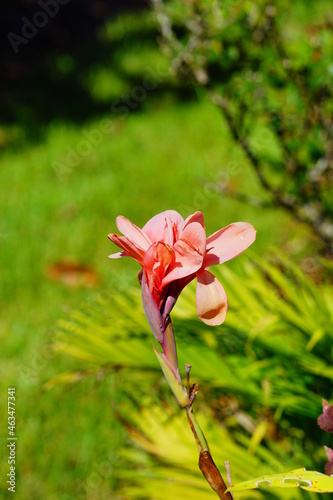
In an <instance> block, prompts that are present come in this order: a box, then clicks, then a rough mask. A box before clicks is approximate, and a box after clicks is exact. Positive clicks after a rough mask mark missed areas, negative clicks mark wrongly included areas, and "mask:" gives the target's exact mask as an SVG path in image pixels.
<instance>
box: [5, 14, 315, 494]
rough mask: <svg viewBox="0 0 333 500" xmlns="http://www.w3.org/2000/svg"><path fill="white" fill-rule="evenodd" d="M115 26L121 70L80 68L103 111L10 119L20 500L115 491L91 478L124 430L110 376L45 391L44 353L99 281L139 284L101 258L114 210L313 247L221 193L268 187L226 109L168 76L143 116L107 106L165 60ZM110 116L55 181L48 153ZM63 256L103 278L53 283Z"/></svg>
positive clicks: (72, 144)
mask: <svg viewBox="0 0 333 500" xmlns="http://www.w3.org/2000/svg"><path fill="white" fill-rule="evenodd" d="M142 23H143V25H145V23H147V21H146V18H144V20H143V21H142ZM114 26H117V27H118V28H117V29H118V31H117V29H116V28H112V27H111V28H110V27H108V26H107V27H106V28H105V29H104V30H103V32H102V34H101V40H102V43H103V44H104V46H105V50H107V47H108V44H110V43H114V44H118V45H119V48H118V51H117V52H115V55H114V59H113V60H112V64H111V73H112V75H113V78H112V75H111V76H110V74H109V73H108V71H107V69H105V70H104V71H103V65H102V64H101V65H100V67H99V68H98V67H95V68H90V69H89V70H88V69H85V70H84V71H83V70H82V71H83V74H82V81H83V84H84V85H85V88H86V91H87V92H88V93H90V95H91V96H92V98H93V99H95V100H96V103H103V106H104V109H103V111H102V112H101V113H100V114H99V116H98V117H97V118H96V117H93V118H91V119H89V118H88V119H85V120H81V121H79V122H78V123H74V122H71V121H69V120H61V119H55V120H52V121H50V122H49V123H48V124H45V125H44V126H43V127H41V129H40V131H39V134H37V135H39V137H38V139H36V138H35V139H34V140H31V138H30V137H29V126H28V119H27V120H26V121H25V119H24V120H22V123H23V124H25V125H24V126H21V128H20V124H18V125H17V126H15V127H13V126H12V125H8V124H3V127H2V134H3V137H4V138H5V139H4V142H5V144H4V145H5V146H6V148H4V149H3V154H2V157H1V159H0V186H1V193H2V194H1V197H0V214H1V215H0V241H1V242H0V275H1V290H0V300H1V309H2V315H1V319H0V340H1V346H2V348H1V364H0V376H1V380H2V384H1V387H2V390H1V394H0V401H1V408H2V411H1V419H0V422H1V427H0V435H1V442H2V448H3V450H4V449H5V442H6V437H7V428H6V417H7V415H6V398H7V387H9V386H10V387H13V386H14V387H16V397H17V400H16V412H17V420H16V423H17V437H18V445H17V471H18V472H17V479H18V481H17V493H16V497H17V498H18V499H25V498H36V499H39V498H47V499H50V500H53V499H54V500H55V499H57V500H58V499H60V500H66V499H69V498H89V499H94V498H96V499H97V498H107V497H106V496H104V495H107V492H108V491H109V488H110V483H111V486H112V474H111V475H109V474H105V475H104V476H103V477H102V479H101V476H99V478H96V476H95V475H94V470H95V469H96V468H97V469H100V466H101V464H103V463H108V464H109V465H110V464H111V466H112V463H113V460H116V459H117V448H118V447H119V446H120V445H121V444H122V443H123V442H124V439H125V437H124V433H123V431H122V429H121V427H120V425H119V424H118V423H117V421H116V420H115V419H114V417H113V413H112V405H114V404H116V401H115V399H114V398H115V387H114V384H115V383H116V382H115V379H114V377H112V376H110V377H108V378H106V379H103V380H100V381H99V380H96V379H95V378H94V379H84V380H83V381H82V382H81V383H80V384H78V385H73V386H70V387H66V388H64V387H57V388H54V389H52V390H51V391H45V390H44V388H43V384H44V383H45V382H46V381H47V380H49V378H50V377H52V376H53V375H55V374H57V373H59V371H61V370H62V369H63V368H65V367H70V361H67V360H66V361H65V360H59V359H56V358H55V357H54V355H53V354H52V353H51V352H50V351H49V350H48V344H49V343H50V342H51V341H52V336H53V333H54V328H55V323H56V321H57V319H58V318H59V317H63V316H66V315H68V313H69V311H71V310H72V309H76V308H83V309H84V308H85V304H87V303H89V301H90V300H92V298H93V297H95V296H96V294H99V293H101V292H103V291H105V290H111V291H112V293H119V291H121V286H120V285H119V283H120V282H121V283H123V282H125V284H126V285H127V284H135V283H136V278H135V274H136V271H137V267H136V265H135V263H132V262H110V261H108V260H107V256H108V254H109V253H111V252H112V251H114V248H113V246H112V245H111V243H110V242H109V241H108V240H107V238H106V235H107V233H108V232H114V231H116V226H115V218H116V216H117V215H118V214H122V215H125V216H127V217H128V218H130V219H131V220H133V221H134V222H135V223H136V224H137V225H139V226H142V225H143V224H144V223H145V222H146V221H147V220H148V219H149V218H150V217H152V216H153V215H154V214H155V213H157V212H160V211H163V210H165V209H168V208H173V209H176V210H179V211H180V212H182V213H183V214H184V215H188V213H190V212H193V211H195V210H202V211H203V212H204V214H205V220H206V227H207V234H210V233H211V232H213V231H215V230H217V229H219V228H220V227H222V226H224V225H227V224H229V223H230V222H232V221H236V220H245V221H248V222H251V223H252V224H253V225H254V226H255V227H256V228H257V230H258V238H257V242H256V244H255V246H254V250H255V252H257V253H258V254H259V255H263V254H265V252H266V251H267V248H268V247H269V246H270V245H278V246H279V247H281V248H284V249H285V250H288V251H289V252H291V253H295V254H300V253H301V252H302V251H303V246H304V245H308V243H307V242H308V239H307V237H308V234H307V232H306V231H305V229H304V228H301V227H299V228H297V232H296V231H295V223H294V222H293V221H291V220H290V218H289V217H288V216H287V215H286V214H285V213H283V212H280V211H277V210H275V211H273V210H261V209H257V208H254V207H249V206H245V205H243V204H241V203H239V202H237V201H235V200H232V199H230V198H229V197H227V196H226V195H224V196H223V195H222V194H221V193H218V192H217V190H218V186H219V183H224V184H225V182H224V181H225V179H227V182H226V184H227V187H229V188H230V187H233V188H236V187H237V188H239V189H240V190H243V191H244V192H246V193H250V194H251V195H255V194H256V193H258V192H259V191H260V188H259V186H258V185H257V182H256V180H255V178H254V176H253V174H252V172H251V170H250V167H249V165H248V164H247V162H246V160H245V159H244V157H243V156H242V155H241V154H240V152H239V151H238V150H237V149H236V147H235V146H234V144H233V142H232V140H231V138H230V136H229V134H228V131H227V128H226V126H225V124H224V123H223V121H222V119H221V117H220V115H219V114H218V111H217V110H216V109H215V108H214V107H213V106H212V105H211V104H210V103H209V102H207V101H205V100H204V99H202V98H201V96H191V99H188V100H186V99H184V101H183V100H182V99H175V98H174V97H173V96H172V95H171V93H170V92H169V91H168V90H167V89H165V88H164V85H167V84H166V83H165V81H167V83H168V82H169V83H168V84H170V85H171V84H172V82H171V83H170V81H171V80H172V79H171V77H168V76H167V77H166V78H165V81H164V83H163V84H161V87H160V88H157V89H156V90H152V91H151V92H148V94H147V97H146V99H145V100H144V102H143V103H142V104H141V106H140V108H141V109H140V112H132V113H130V114H129V116H127V117H126V118H125V119H122V117H121V116H120V115H119V114H116V113H112V112H111V111H110V106H111V105H112V102H113V99H114V98H115V96H116V95H117V94H118V95H125V94H126V93H127V92H129V91H130V90H131V88H133V83H132V81H131V79H130V78H129V76H131V75H132V76H133V78H136V79H137V82H139V84H140V81H142V75H143V76H144V75H145V68H146V67H147V65H148V66H149V65H150V66H153V67H155V66H154V65H156V64H166V63H165V61H163V59H161V57H162V56H160V54H159V52H158V49H157V48H155V49H154V48H153V45H152V42H151V40H150V39H149V41H148V42H147V44H146V50H143V49H144V47H143V46H144V42H142V46H141V49H142V50H139V51H138V52H139V55H138V54H137V50H136V51H135V55H133V53H132V50H133V46H131V45H130V43H129V42H128V43H127V45H126V42H125V41H124V39H123V35H124V32H126V30H129V31H130V32H131V33H133V32H134V33H135V29H134V28H135V24H134V27H133V18H132V17H128V18H126V20H125V21H119V20H118V21H117V25H114ZM140 29H141V28H140ZM138 31H139V32H140V30H139V28H138ZM125 56H126V57H125ZM104 64H105V67H106V68H109V70H110V67H109V65H108V63H107V62H105V63H104ZM54 67H55V68H56V69H57V68H58V69H57V71H56V74H57V75H58V76H57V78H58V77H59V74H63V75H65V76H66V78H67V77H68V78H70V75H71V72H72V71H74V69H73V66H71V59H70V58H67V59H66V58H65V59H64V58H62V59H61V60H60V59H59V60H57V61H55V63H54ZM124 75H125V76H126V78H125V77H124ZM162 90H163V92H162ZM45 91H46V90H45V89H44V92H45ZM183 92H185V94H186V89H185V90H183ZM48 98H49V100H52V96H50V95H49V96H48ZM52 105H54V104H52ZM96 105H97V104H96ZM106 109H109V111H108V112H107V111H106ZM103 118H105V119H111V120H112V124H113V127H112V130H110V132H109V133H105V134H103V138H102V140H101V142H100V144H98V145H96V146H94V147H92V151H91V153H90V154H89V155H87V156H84V157H82V158H80V161H79V163H78V164H77V166H75V167H74V168H73V169H72V170H71V171H70V172H68V174H67V175H66V176H64V177H63V178H61V179H59V178H58V176H57V175H56V172H55V170H54V168H53V167H52V164H53V162H55V161H57V162H61V163H65V161H66V160H65V158H66V154H67V153H66V151H67V150H66V148H68V147H69V148H74V150H77V149H78V147H79V144H80V142H81V141H82V140H84V139H85V136H84V133H83V131H84V130H87V131H92V130H94V129H96V128H99V127H100V123H101V120H102V119H103ZM305 242H306V243H305ZM312 245H314V243H313V244H312ZM307 248H311V247H307ZM312 248H313V246H312ZM57 262H76V263H79V264H84V265H86V266H88V267H89V269H91V271H93V272H94V273H96V276H97V282H96V283H95V284H94V286H93V288H92V287H85V286H75V287H73V286H68V285H66V284H65V283H64V282H63V280H61V279H57V280H51V279H50V278H49V277H48V275H49V271H48V270H49V268H50V266H51V265H52V264H54V263H57ZM122 286H123V285H122ZM1 455H2V456H4V460H1V468H0V476H1V486H0V496H1V497H2V498H6V497H7V491H6V490H7V487H6V484H5V479H4V478H5V477H6V474H7V472H8V464H7V457H6V453H3V451H2V452H1ZM110 478H111V479H110ZM87 481H88V483H89V484H88V483H87ZM87 484H88V486H87Z"/></svg>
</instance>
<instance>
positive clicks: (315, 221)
mask: <svg viewBox="0 0 333 500" xmlns="http://www.w3.org/2000/svg"><path fill="white" fill-rule="evenodd" d="M222 4H223V5H222ZM164 8H165V9H166V10H164ZM0 9H1V16H0V25H1V34H2V44H1V45H2V49H1V54H0V66H1V81H0V91H1V94H0V108H1V114H0V149H1V157H0V189H1V199H0V204H1V211H0V213H1V216H0V217H1V219H0V266H1V289H0V301H1V311H2V313H1V319H0V337H1V346H2V347H1V365H0V366H1V368H0V369H1V381H2V382H1V394H0V401H1V408H2V411H1V419H0V422H1V428H0V435H1V447H2V450H1V456H3V457H4V460H1V469H0V471H1V486H0V496H1V498H7V497H9V492H8V491H7V485H6V474H7V472H8V464H7V455H6V451H7V450H6V438H7V407H6V401H7V387H16V398H17V399H16V425H17V437H18V444H17V464H16V465H17V468H16V470H17V486H16V488H17V492H16V498H18V499H27V498H33V499H50V500H59V499H60V500H69V499H81V498H86V499H100V500H102V499H109V498H112V499H130V498H137V499H143V498H144V499H146V498H152V499H153V498H154V499H155V498H156V499H163V498H165V499H167V498H168V499H170V498H173V499H182V498H191V499H194V500H195V499H196V498H198V499H201V498H202V499H206V498H207V499H208V498H213V496H214V495H213V493H211V492H210V490H209V488H208V486H206V484H205V483H204V480H203V479H202V478H201V476H200V473H199V472H197V470H196V469H197V467H196V460H197V458H196V450H195V446H194V443H192V442H191V437H190V436H188V435H187V434H186V433H187V432H188V431H187V429H186V422H185V419H182V417H184V415H182V414H181V412H180V411H178V409H177V407H176V404H175V403H174V401H173V400H172V397H171V396H170V394H169V392H168V388H167V387H166V386H165V384H164V383H163V379H162V378H161V376H160V374H159V372H158V370H157V368H158V367H157V366H156V360H155V361H154V359H153V358H152V357H151V356H152V355H151V352H150V345H151V343H152V340H153V339H152V338H151V335H149V332H148V326H147V325H146V324H145V319H144V317H143V311H142V309H141V306H140V300H139V297H138V293H139V290H138V288H139V287H138V282H137V272H138V268H137V265H136V263H134V262H129V261H126V260H125V259H123V261H110V260H108V259H107V256H108V255H109V254H110V253H112V252H113V251H114V250H115V249H114V247H113V245H112V244H111V243H110V242H109V241H108V239H107V234H108V233H109V232H116V225H115V219H116V217H117V215H119V214H122V215H124V216H126V217H128V218H129V219H131V220H132V221H133V222H135V223H136V224H137V225H138V226H140V227H142V226H143V225H144V224H145V222H146V221H147V220H148V219H150V218H151V217H152V216H153V215H154V214H156V213H158V212H161V211H163V210H166V209H175V210H177V211H179V212H180V213H182V214H183V216H184V217H186V216H187V215H189V214H190V213H192V212H194V211H196V210H201V211H203V212H204V215H205V222H206V230H207V235H208V234H211V233H212V232H214V231H216V230H218V229H219V228H221V227H223V226H226V225H228V224H229V223H231V222H234V221H238V220H243V221H247V222H250V223H251V224H253V225H254V226H255V227H256V229H257V240H256V243H255V244H254V245H253V247H252V248H251V251H250V252H249V253H248V254H247V255H246V256H245V255H244V256H242V257H240V258H239V259H240V260H239V263H236V262H235V263H229V264H226V265H225V266H224V268H223V269H221V271H219V272H220V273H221V274H220V278H221V281H222V282H223V283H224V284H225V288H226V291H227V294H228V295H229V302H230V312H229V315H228V317H227V320H226V323H225V325H222V326H221V327H219V328H215V329H207V327H204V326H203V325H201V324H199V320H198V319H196V315H195V308H194V299H193V297H194V295H193V293H194V292H193V289H190V290H189V292H188V294H187V295H186V294H185V297H184V299H183V302H181V303H180V304H179V305H178V306H177V308H176V311H175V330H176V335H177V328H178V329H179V339H180V344H179V346H180V349H181V348H182V347H183V349H184V351H183V352H185V354H186V355H185V354H183V355H181V359H182V360H183V358H184V360H183V361H184V362H192V363H193V365H195V369H194V373H193V378H194V380H197V381H199V383H200V387H201V388H202V394H201V393H200V396H199V397H198V400H199V398H200V401H199V402H198V413H201V419H202V422H203V427H204V426H205V425H206V429H205V430H206V431H207V433H208V434H209V436H210V439H211V440H213V446H215V447H216V450H217V454H218V458H219V460H220V463H221V465H223V461H224V460H225V459H226V458H229V457H231V461H232V459H234V468H235V481H236V482H237V481H238V480H240V479H247V478H249V477H250V476H251V474H252V475H256V474H257V473H259V472H260V473H274V472H275V471H277V472H282V471H288V470H292V469H293V468H297V467H303V466H306V467H309V468H314V469H317V470H321V471H324V467H325V463H326V461H327V460H326V455H325V452H324V450H323V445H327V446H330V444H331V443H330V437H329V435H326V434H324V433H323V432H322V431H321V430H320V429H319V428H318V427H317V424H316V419H317V416H318V415H319V414H320V413H321V398H322V397H325V398H328V399H329V398H330V397H331V392H332V390H331V386H332V385H331V384H332V377H333V373H332V369H331V365H332V347H331V344H332V332H333V329H332V327H333V320H332V306H331V298H332V288H331V283H332V269H333V266H332V231H331V229H332V226H330V224H331V223H332V201H333V199H332V178H333V175H332V171H333V165H332V150H333V146H332V130H333V125H332V109H333V108H332V76H333V66H332V64H333V59H332V55H333V50H332V49H333V41H332V6H331V4H330V2H329V1H324V0H320V1H319V0H318V1H316V2H314V1H309V2H303V1H301V0H298V1H295V2H290V1H287V0H285V1H279V2H277V3H276V4H275V3H274V2H273V3H270V2H267V1H263V0H256V1H254V2H247V1H245V0H244V1H231V0H230V1H229V2H226V3H225V2H219V1H207V2H196V1H188V2H167V3H166V6H164V5H163V3H161V2H158V1H155V2H153V5H151V4H149V3H146V2H140V1H138V0H137V1H134V0H133V1H132V2H131V1H122V2H120V1H118V2H106V1H104V0H91V1H89V0H86V1H83V0H81V1H80V0H69V1H67V2H65V1H63V2H62V3H61V2H60V1H59V2H58V1H57V0H53V1H50V2H47V1H46V0H45V1H40V2H36V1H34V0H31V1H14V0H13V1H11V2H5V1H4V2H2V4H1V7H0ZM47 9H49V10H47ZM41 13H42V14H41ZM272 19H274V20H275V21H274V22H275V24H274V25H273V21H272ZM330 23H331V24H330ZM38 25H39V26H38ZM171 26H172V30H171V32H170V31H169V30H170V29H171V28H170V27H171ZM170 33H171V35H170ZM278 37H280V38H278ZM283 50H285V51H286V53H284V52H283ZM239 82H241V85H239ZM302 89H303V90H302ZM219 98H220V99H221V100H220V101H219ZM237 132H238V133H237ZM244 138H250V140H249V144H250V147H251V151H252V158H251V154H250V155H249V154H248V150H247V149H246V147H245V148H244V144H245V142H244ZM253 157H255V160H254V161H253ZM257 160H258V161H257ZM256 162H257V163H256ZM258 165H259V166H258ZM318 172H319V173H318ZM258 173H259V176H258ZM262 175H264V176H265V177H266V179H268V182H266V184H268V185H266V186H265V183H263V182H262V179H260V176H262ZM277 193H278V195H277ZM286 200H287V201H286ZM288 200H289V201H288ZM290 200H292V203H291V202H290ZM289 202H290V203H289ZM288 203H289V206H288ZM293 203H294V204H293ZM323 227H324V229H323ZM277 249H278V250H277ZM191 294H192V295H191ZM64 332H65V333H64ZM186 349H188V350H187V351H186ZM191 349H192V350H191ZM213 353H215V357H214V356H213ZM186 356H187V357H186ZM138 415H140V418H139V417H138ZM152 415H154V417H152ZM204 428H205V427H204ZM224 443H226V444H224ZM224 446H225V448H223V447H224ZM288 494H289V493H288ZM286 495H287V494H286V493H284V494H283V495H282V496H281V494H279V493H278V492H276V493H273V492H272V493H269V492H265V493H260V494H259V493H256V494H253V496H252V497H251V498H287V496H286ZM289 495H291V496H288V498H295V499H296V498H305V499H306V498H315V497H316V495H315V494H310V493H308V492H305V491H301V490H299V489H297V490H293V492H292V493H290V494H289ZM327 496H329V495H327ZM239 498H242V497H239ZM244 498H250V497H249V496H245V497H244Z"/></svg>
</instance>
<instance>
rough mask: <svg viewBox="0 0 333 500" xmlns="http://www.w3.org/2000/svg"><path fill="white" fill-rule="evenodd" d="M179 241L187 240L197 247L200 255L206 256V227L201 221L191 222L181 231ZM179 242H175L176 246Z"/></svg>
mask: <svg viewBox="0 0 333 500" xmlns="http://www.w3.org/2000/svg"><path fill="white" fill-rule="evenodd" d="M178 241H186V242H187V243H188V244H189V245H191V246H192V247H193V248H195V249H196V250H197V251H198V252H199V254H200V255H202V256H204V255H205V252H206V233H205V228H204V227H202V225H201V224H199V222H190V223H189V224H188V225H187V226H186V227H185V228H184V229H183V230H182V231H181V233H180V235H179V240H178ZM177 243H178V242H176V243H175V245H174V246H176V244H177Z"/></svg>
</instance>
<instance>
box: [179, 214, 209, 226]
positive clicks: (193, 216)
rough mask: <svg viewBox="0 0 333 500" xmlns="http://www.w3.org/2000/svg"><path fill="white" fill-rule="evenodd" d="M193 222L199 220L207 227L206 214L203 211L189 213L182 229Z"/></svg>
mask: <svg viewBox="0 0 333 500" xmlns="http://www.w3.org/2000/svg"><path fill="white" fill-rule="evenodd" d="M191 222H198V223H199V224H200V225H201V226H202V227H203V228H205V222H204V216H203V213H202V212H195V213H194V214H191V215H189V216H188V217H187V219H186V220H185V221H184V224H183V227H182V228H181V230H183V229H185V227H186V226H188V224H191Z"/></svg>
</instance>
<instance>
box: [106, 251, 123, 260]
mask: <svg viewBox="0 0 333 500" xmlns="http://www.w3.org/2000/svg"><path fill="white" fill-rule="evenodd" d="M120 257H127V254H126V252H116V253H112V254H111V255H108V258H109V259H119V258H120Z"/></svg>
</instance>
